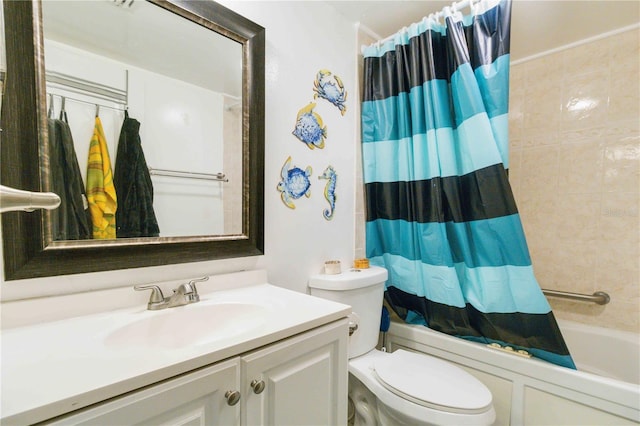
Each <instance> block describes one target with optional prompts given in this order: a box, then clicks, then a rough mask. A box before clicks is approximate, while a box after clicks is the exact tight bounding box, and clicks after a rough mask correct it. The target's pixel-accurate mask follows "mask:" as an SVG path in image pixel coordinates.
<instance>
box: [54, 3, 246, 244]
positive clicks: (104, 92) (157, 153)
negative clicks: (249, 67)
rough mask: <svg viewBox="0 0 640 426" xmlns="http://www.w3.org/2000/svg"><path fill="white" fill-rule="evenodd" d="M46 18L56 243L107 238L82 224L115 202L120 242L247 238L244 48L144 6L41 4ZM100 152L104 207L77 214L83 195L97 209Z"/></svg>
mask: <svg viewBox="0 0 640 426" xmlns="http://www.w3.org/2000/svg"><path fill="white" fill-rule="evenodd" d="M42 17H43V35H44V56H45V69H46V91H47V95H48V96H47V99H48V108H47V110H48V113H49V116H50V118H52V119H58V120H57V121H56V125H57V126H58V128H56V129H57V130H58V131H51V130H50V131H49V140H50V148H51V149H52V151H51V164H52V167H53V168H54V170H53V171H52V180H53V182H52V186H53V188H54V189H55V188H58V191H56V192H59V191H65V192H66V197H64V198H63V199H64V201H65V202H66V204H67V206H64V207H63V208H62V209H59V210H58V211H57V212H54V213H52V215H51V217H52V221H53V223H52V228H53V239H54V240H67V239H69V240H71V239H81V238H92V237H93V238H100V237H103V238H109V236H105V235H104V234H103V233H101V232H96V231H95V229H94V232H93V233H89V234H88V235H86V236H83V232H82V229H84V227H86V226H88V227H89V229H91V228H92V227H94V228H95V227H97V226H99V224H98V223H105V222H104V220H105V219H107V220H111V219H110V213H109V209H110V207H111V206H113V207H115V206H116V205H117V213H116V214H115V217H114V218H113V219H114V220H115V229H116V230H117V231H116V232H117V236H118V238H122V237H155V236H160V237H179V236H194V235H224V234H241V233H242V221H241V218H242V173H241V171H242V121H241V118H242V44H241V43H238V42H237V41H235V40H232V39H230V38H227V37H225V36H223V35H221V34H218V33H216V32H213V31H211V30H210V29H207V28H205V27H202V26H199V25H194V24H193V23H192V22H190V21H188V20H186V19H184V18H183V17H181V16H178V15H176V14H174V13H172V12H170V11H168V10H165V9H163V8H161V7H158V6H157V5H155V4H152V3H149V2H146V1H135V2H113V1H90V2H78V1H45V2H43V3H42ZM96 17H100V18H99V19H96ZM169 29H170V31H169ZM98 108H99V120H100V125H101V127H102V129H103V133H104V142H105V144H104V146H103V152H102V157H103V158H102V159H103V163H102V164H100V163H99V162H98V163H96V159H95V152H94V151H91V155H92V156H93V157H92V158H93V160H92V162H91V165H90V166H91V167H90V168H88V166H89V164H88V163H89V160H88V159H89V155H90V149H89V147H90V140H91V139H92V138H93V135H94V130H95V127H96V118H95V115H96V111H97V110H98ZM125 110H126V113H127V116H128V117H129V119H125ZM132 119H133V120H136V121H137V123H139V124H137V123H136V122H134V121H132ZM59 120H62V121H63V122H66V123H63V122H61V121H59ZM50 123H51V121H50ZM67 123H68V127H69V130H70V132H63V131H60V128H61V127H63V128H64V127H65V126H66V124H67ZM51 125H52V124H50V129H52V127H51ZM123 134H125V135H126V136H122V135H123ZM136 134H137V137H139V139H140V141H141V145H140V147H141V148H142V149H141V150H137V149H133V148H135V147H137V144H135V142H134V141H132V139H135V138H136ZM56 136H57V137H56ZM68 138H70V139H72V141H71V140H67V139H68ZM122 138H124V139H122ZM120 144H122V145H121V146H120ZM65 147H66V148H65ZM69 147H71V149H69ZM64 149H66V152H63V153H61V156H62V157H64V158H63V160H62V161H60V162H57V161H56V156H57V154H60V153H59V152H57V151H61V150H64ZM94 149H95V148H94ZM105 149H106V151H107V152H106V154H105V153H104V150H105ZM69 150H71V151H72V152H71V155H70V154H69ZM73 152H75V156H74V155H73ZM105 156H108V157H109V159H110V163H111V168H112V172H113V173H114V175H115V176H114V178H115V185H114V188H112V189H113V190H112V191H110V188H109V187H108V186H104V193H105V194H106V195H105V198H106V199H107V203H106V207H105V208H102V209H97V210H100V211H99V212H98V213H97V215H96V212H95V211H93V210H94V208H90V209H89V210H91V213H93V216H94V217H93V218H92V217H91V216H92V215H91V214H89V215H87V214H86V212H84V211H83V212H75V213H74V212H73V209H74V206H77V205H80V204H81V203H82V204H83V205H84V206H87V201H86V198H85V197H84V195H83V194H80V190H82V189H86V194H87V196H88V198H89V199H90V200H91V201H92V202H93V200H94V199H96V200H97V202H98V203H99V201H100V196H101V194H100V192H102V189H101V188H102V187H101V186H100V184H98V187H97V188H96V183H95V174H96V173H95V169H96V167H98V168H100V167H103V168H104V167H107V165H105V164H104V161H105V159H104V157H105ZM73 157H75V158H77V164H78V167H77V172H79V174H80V176H79V177H78V176H77V174H78V173H77V172H74V170H70V171H69V170H66V169H68V168H69V163H71V164H72V165H73V163H72V160H73ZM145 163H146V164H145ZM141 168H142V169H144V173H141V172H140V169H141ZM148 169H151V170H150V171H149V172H147V170H148ZM55 170H58V172H57V173H55ZM88 174H89V175H91V179H90V180H89V182H88V181H87V175H88ZM102 174H104V172H102ZM78 180H81V182H74V181H78ZM106 180H108V178H105V181H106ZM149 182H150V185H149ZM74 183H75V185H74ZM105 185H108V182H107V183H106V184H105ZM71 188H75V193H73V192H72V191H71ZM96 191H98V194H97V195H94V194H96ZM114 193H115V199H116V200H115V201H116V202H115V203H111V204H110V203H109V201H111V198H113V197H114V195H113V194H114ZM151 196H152V197H153V198H152V201H151ZM74 200H75V201H76V202H75V203H74ZM104 210H106V212H105V211H104ZM92 221H93V222H94V223H91V222H92ZM76 222H77V223H76ZM78 230H80V231H78Z"/></svg>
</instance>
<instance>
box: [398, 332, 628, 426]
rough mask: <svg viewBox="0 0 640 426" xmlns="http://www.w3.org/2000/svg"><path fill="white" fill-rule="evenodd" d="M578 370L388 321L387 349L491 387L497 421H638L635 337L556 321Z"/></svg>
mask: <svg viewBox="0 0 640 426" xmlns="http://www.w3.org/2000/svg"><path fill="white" fill-rule="evenodd" d="M559 325H560V328H561V330H562V333H563V336H564V338H565V341H566V343H567V346H568V347H569V350H570V352H571V354H572V356H573V358H574V361H575V363H576V365H577V367H578V371H575V370H571V369H567V368H564V367H559V366H556V365H553V364H550V363H547V362H545V361H542V360H539V359H535V358H523V357H519V356H517V355H513V354H508V353H504V352H503V351H498V350H495V349H492V348H489V347H487V346H486V345H484V344H480V343H475V342H469V341H466V340H463V339H458V338H455V337H451V336H448V335H446V334H443V333H439V332H437V331H433V330H430V329H428V328H426V327H422V326H416V325H409V324H404V323H400V322H396V321H392V323H391V327H390V328H389V332H388V333H387V339H386V342H387V349H388V350H389V351H394V350H396V349H399V348H403V349H407V350H413V351H417V352H422V353H426V354H429V355H433V356H436V357H439V358H443V359H446V360H448V361H450V362H453V363H455V364H457V365H459V366H461V367H462V368H463V369H465V370H466V371H468V372H469V373H471V374H473V375H474V376H475V377H477V378H478V379H480V380H481V381H482V382H483V383H484V384H485V385H486V386H487V387H488V388H489V389H490V390H491V392H492V394H493V398H494V406H495V408H496V413H497V418H496V423H495V424H497V425H625V424H640V385H639V384H638V383H639V382H640V342H639V336H638V335H635V334H632V333H626V332H622V331H617V330H610V329H605V328H599V327H591V326H585V325H583V324H579V323H575V322H570V321H559Z"/></svg>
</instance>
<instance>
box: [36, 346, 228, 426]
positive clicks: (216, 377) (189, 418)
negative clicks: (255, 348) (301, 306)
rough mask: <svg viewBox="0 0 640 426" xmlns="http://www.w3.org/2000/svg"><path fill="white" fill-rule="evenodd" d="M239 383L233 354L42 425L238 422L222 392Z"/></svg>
mask: <svg viewBox="0 0 640 426" xmlns="http://www.w3.org/2000/svg"><path fill="white" fill-rule="evenodd" d="M239 384H240V358H239V357H235V358H232V359H230V360H227V361H223V362H220V363H217V364H214V365H212V366H209V367H205V368H202V369H200V370H197V371H195V372H192V373H187V374H184V375H182V376H179V377H177V378H173V379H169V380H166V381H164V382H161V383H159V384H156V385H152V386H149V387H147V388H145V389H142V390H138V391H134V392H131V393H129V394H127V395H126V396H120V397H116V398H114V399H112V400H110V401H108V402H104V403H100V404H97V405H95V406H92V407H89V408H86V409H83V410H81V411H79V412H75V413H72V414H69V415H67V416H64V417H60V418H57V419H55V420H53V421H49V422H44V424H47V425H56V426H63V425H95V426H106V425H112V426H116V425H135V424H143V425H176V426H178V425H181V426H182V425H184V426H187V425H212V426H217V425H221V426H222V425H237V424H239V423H240V405H239V404H236V405H233V406H231V405H229V404H228V403H227V398H225V393H227V391H232V392H233V391H234V390H237V389H238V387H239Z"/></svg>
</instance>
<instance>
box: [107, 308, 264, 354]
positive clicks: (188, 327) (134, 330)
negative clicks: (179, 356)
mask: <svg viewBox="0 0 640 426" xmlns="http://www.w3.org/2000/svg"><path fill="white" fill-rule="evenodd" d="M267 312H268V309H267V308H265V307H264V306H261V305H257V304H247V303H207V304H203V305H199V304H193V305H186V306H180V307H177V308H168V309H166V310H162V311H157V312H153V311H147V312H145V313H144V315H148V316H146V317H145V318H143V319H139V320H137V321H134V322H132V323H129V324H127V325H124V326H122V327H121V328H118V329H116V330H115V331H113V332H112V333H111V334H109V335H108V336H107V337H106V339H105V345H106V346H111V347H132V346H143V347H163V348H182V347H187V346H193V345H203V344H208V343H211V342H215V341H220V340H225V339H229V338H232V337H236V336H238V335H242V334H245V333H247V332H249V331H253V330H255V329H256V328H258V327H261V326H262V325H263V324H264V320H265V318H266V315H267Z"/></svg>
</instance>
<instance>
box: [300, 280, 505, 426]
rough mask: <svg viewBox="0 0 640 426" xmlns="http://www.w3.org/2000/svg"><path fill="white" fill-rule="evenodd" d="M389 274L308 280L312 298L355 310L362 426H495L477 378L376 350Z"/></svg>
mask: <svg viewBox="0 0 640 426" xmlns="http://www.w3.org/2000/svg"><path fill="white" fill-rule="evenodd" d="M387 276H388V275H387V270H386V269H384V268H379V267H371V268H368V269H360V270H358V269H352V270H349V271H345V272H343V273H341V274H336V275H326V274H322V275H315V276H313V277H311V278H310V280H309V288H310V289H311V294H312V295H313V296H318V297H322V298H325V299H330V300H334V301H336V302H340V303H344V304H347V305H351V307H352V310H353V313H352V314H351V321H352V322H354V323H355V324H356V325H357V329H356V331H355V332H354V333H353V335H352V336H351V337H350V341H349V398H350V399H351V401H352V402H353V404H354V405H355V426H359V425H367V426H370V425H389V426H391V425H394V426H395V425H456V426H458V425H460V426H462V425H490V424H492V423H493V422H494V420H495V410H494V408H493V404H492V396H491V392H490V391H489V389H487V387H486V386H484V385H483V384H482V383H481V382H480V381H479V380H477V379H476V378H475V377H473V376H472V375H470V374H469V373H467V372H466V371H464V370H462V369H461V368H458V367H456V366H455V365H453V364H450V363H448V362H446V361H443V360H440V359H438V358H435V357H431V356H428V355H424V354H418V353H414V352H408V351H404V350H397V351H395V352H393V353H387V352H382V351H379V350H377V349H375V347H376V344H377V343H378V336H379V331H380V319H381V311H382V298H383V292H384V283H385V281H386V280H387Z"/></svg>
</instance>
